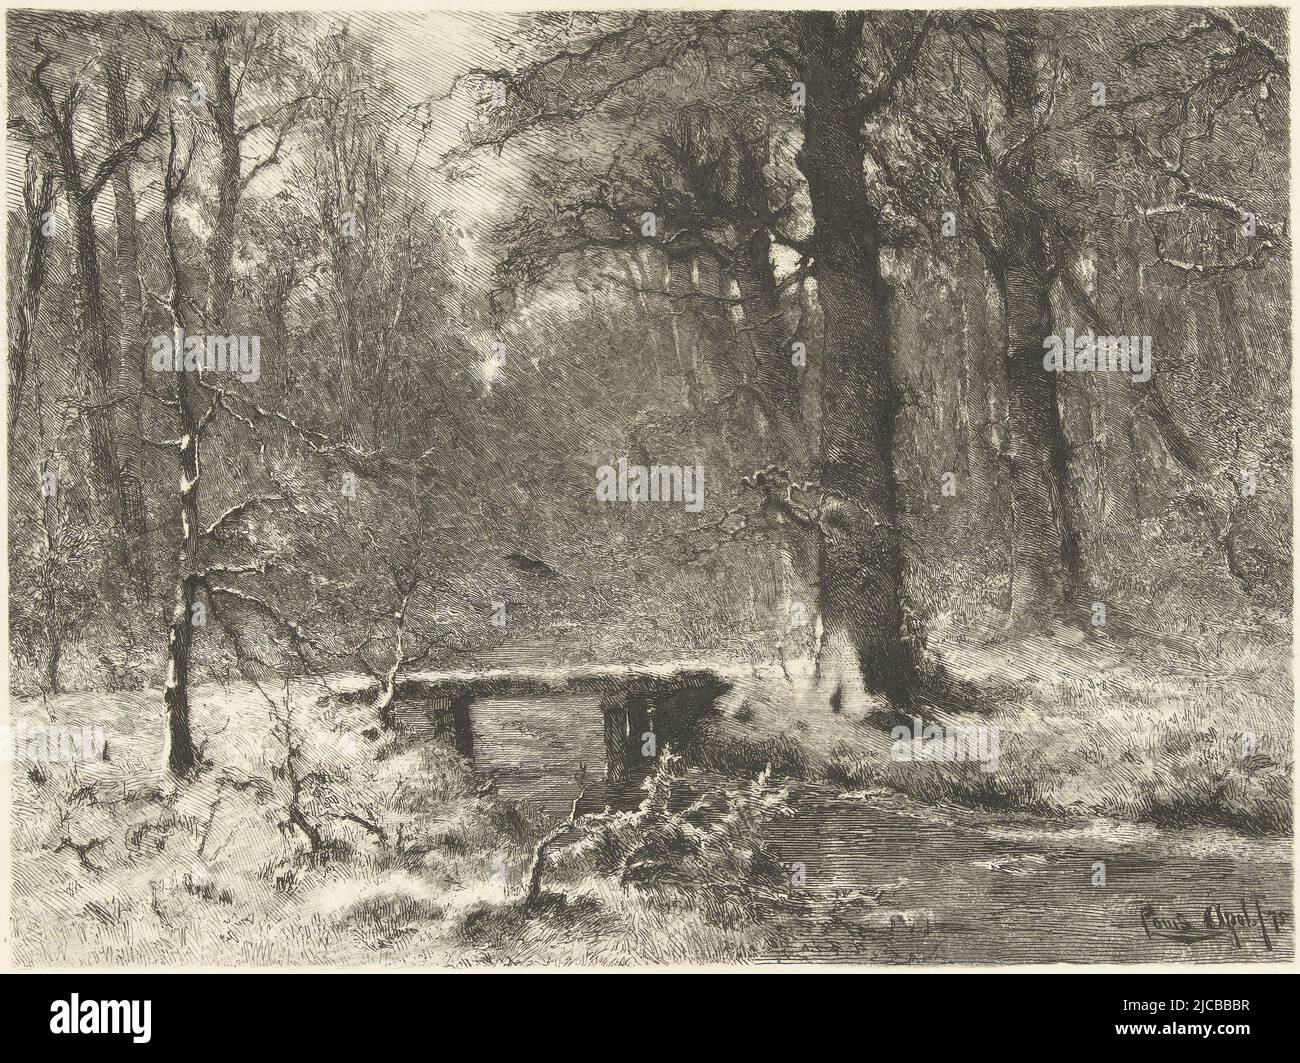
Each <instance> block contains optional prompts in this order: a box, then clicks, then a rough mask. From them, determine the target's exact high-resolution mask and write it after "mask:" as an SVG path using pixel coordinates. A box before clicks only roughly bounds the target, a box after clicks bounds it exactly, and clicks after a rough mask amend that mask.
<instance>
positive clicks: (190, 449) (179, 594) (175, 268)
mask: <svg viewBox="0 0 1300 1063" xmlns="http://www.w3.org/2000/svg"><path fill="white" fill-rule="evenodd" d="M182 180H183V174H182V175H180V176H178V174H177V163H176V131H175V129H174V128H173V129H172V132H171V153H170V155H169V157H168V163H167V169H166V171H165V176H164V186H163V243H164V246H165V248H166V252H167V263H168V266H169V268H170V273H171V290H170V292H168V299H167V302H168V307H169V309H170V311H171V321H172V340H173V342H174V343H175V345H176V347H177V349H179V348H180V347H181V345H182V344H183V342H184V336H185V312H184V306H185V301H184V296H183V294H182V290H181V275H180V265H179V255H178V254H177V250H176V235H175V231H174V229H173V219H174V213H175V205H176V199H177V198H178V197H179V195H180V182H181V181H182ZM175 377H176V401H177V406H178V408H179V413H180V422H181V430H182V442H181V447H180V459H181V480H180V508H181V541H180V544H179V548H178V550H177V552H176V587H175V602H174V605H173V608H172V619H171V628H170V630H169V632H168V636H167V679H166V682H165V684H164V686H163V703H164V705H165V706H166V709H167V729H166V732H165V738H164V744H163V755H164V761H165V763H166V765H167V770H168V771H170V772H171V774H172V775H174V776H176V777H177V778H180V777H182V776H184V775H187V774H188V773H189V772H191V771H193V770H194V767H195V765H196V764H197V757H196V755H195V750H194V742H193V738H192V737H191V734H190V651H191V649H192V647H193V643H194V603H195V601H196V599H197V597H198V588H199V585H200V583H201V581H202V578H203V577H202V572H201V569H200V563H201V562H200V556H199V551H200V549H201V547H202V537H203V526H202V525H201V524H200V523H199V484H200V482H201V475H200V474H201V459H200V450H199V448H200V440H201V437H202V433H201V432H200V430H199V421H200V419H199V416H198V414H197V413H196V411H195V406H194V395H193V392H192V390H191V388H190V379H189V375H188V374H187V372H186V371H185V369H184V367H183V366H182V367H181V368H179V369H177V370H176V374H175Z"/></svg>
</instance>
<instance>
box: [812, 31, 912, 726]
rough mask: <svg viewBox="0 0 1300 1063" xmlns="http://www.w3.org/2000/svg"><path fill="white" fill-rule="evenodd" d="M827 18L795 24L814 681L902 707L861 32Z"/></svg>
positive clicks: (888, 398) (888, 373) (888, 417)
mask: <svg viewBox="0 0 1300 1063" xmlns="http://www.w3.org/2000/svg"><path fill="white" fill-rule="evenodd" d="M846 23H847V24H846V25H844V26H843V27H842V26H841V25H840V23H839V16H837V15H835V14H832V13H829V12H809V13H806V14H803V15H801V16H799V24H800V31H801V37H802V45H803V56H804V59H805V72H804V76H805V78H806V85H807V107H806V112H805V118H804V141H803V146H802V147H801V148H800V150H799V155H798V164H799V168H800V169H801V170H802V171H803V174H804V177H805V178H806V179H807V182H808V194H809V199H810V201H811V204H812V212H813V218H814V223H815V229H814V240H813V243H814V249H815V254H816V263H817V290H818V298H819V300H820V302H821V305H822V308H823V313H824V320H825V332H826V338H825V342H824V344H823V346H822V351H821V357H822V359H823V367H822V368H823V386H822V403H823V412H822V437H821V473H820V480H821V484H822V490H823V493H824V496H825V501H824V503H823V505H822V510H823V522H824V524H825V525H826V526H827V528H828V531H827V532H826V533H825V534H824V535H823V536H822V542H821V547H820V563H819V570H820V587H821V608H822V623H823V637H822V644H821V646H820V647H819V651H818V670H819V675H820V676H821V677H822V679H823V681H825V682H827V684H828V686H830V688H831V689H832V701H833V703H834V702H835V701H836V695H838V694H841V691H842V687H843V685H844V683H845V682H846V681H848V680H849V679H850V671H856V672H857V673H859V674H860V675H861V678H862V681H863V683H864V684H865V686H866V687H867V689H868V690H871V691H877V692H880V693H883V694H885V695H886V696H887V697H888V698H890V700H892V701H894V702H895V703H900V702H905V701H906V700H908V697H909V693H910V688H911V684H912V681H913V678H914V669H915V660H914V653H913V647H912V646H911V645H910V643H909V641H908V640H907V639H906V638H905V637H904V611H903V555H902V545H901V536H900V530H899V525H898V493H897V486H896V483H895V479H894V468H893V450H894V419H895V415H896V413H897V411H898V405H899V403H898V396H897V393H896V389H895V386H894V382H893V379H892V369H893V367H892V364H891V363H892V354H891V351H890V346H889V332H888V326H887V323H886V305H885V304H886V296H887V293H886V289H885V285H884V281H883V278H882V277H881V274H880V234H879V231H878V227H877V220H876V217H875V215H874V214H873V212H872V211H871V209H870V206H869V204H868V201H867V195H866V187H865V180H864V176H863V163H864V148H863V145H862V138H861V121H860V118H859V116H858V115H857V113H856V106H855V103H856V101H858V100H859V99H860V98H861V93H860V88H859V80H860V77H861V74H860V71H859V69H858V60H859V58H860V56H859V51H860V47H861V45H860V34H861V28H860V25H859V24H858V23H857V22H856V21H855V20H854V18H853V16H851V15H850V16H846Z"/></svg>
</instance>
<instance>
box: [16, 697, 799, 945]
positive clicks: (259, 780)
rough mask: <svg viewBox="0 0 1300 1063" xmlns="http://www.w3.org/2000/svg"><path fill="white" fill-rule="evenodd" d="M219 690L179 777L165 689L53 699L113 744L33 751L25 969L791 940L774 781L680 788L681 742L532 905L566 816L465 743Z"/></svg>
mask: <svg viewBox="0 0 1300 1063" xmlns="http://www.w3.org/2000/svg"><path fill="white" fill-rule="evenodd" d="M204 693H205V694H206V695H207V700H206V701H202V702H200V704H198V705H197V706H196V712H195V720H196V731H197V733H198V734H199V735H200V736H202V737H203V739H204V764H203V766H202V768H201V770H200V771H199V772H198V773H197V775H196V777H195V778H194V779H193V780H190V781H187V782H185V783H183V784H181V785H180V786H179V787H176V786H174V785H171V784H170V783H169V782H168V781H167V779H166V777H165V776H162V775H160V774H159V773H157V772H156V771H155V770H154V768H153V767H152V765H153V764H154V763H155V762H156V759H157V757H158V755H159V753H160V749H159V743H158V741H157V735H156V734H155V728H156V726H157V723H158V717H159V713H158V712H157V709H156V707H155V706H154V705H153V704H152V702H151V701H150V700H149V699H148V698H147V696H146V695H144V694H138V693H137V694H118V695H114V696H112V697H111V698H110V697H101V698H98V699H95V698H90V697H86V696H68V697H66V698H62V699H53V700H51V701H50V702H49V703H48V711H49V715H50V717H51V718H52V719H53V720H55V721H57V722H58V723H60V724H65V725H68V726H80V725H82V724H89V725H94V726H102V727H104V728H105V729H106V731H107V732H108V734H109V743H108V757H107V759H106V760H105V761H103V762H98V761H97V762H91V763H80V764H75V765H74V764H68V763H61V764H55V763H31V762H19V763H17V764H16V765H15V772H14V775H15V781H14V798H15V800H14V812H15V818H14V825H13V857H14V882H15V887H16V888H15V891H14V895H13V926H14V931H15V934H14V948H15V960H16V962H18V963H19V964H21V965H26V966H38V967H42V966H70V967H79V966H90V965H108V964H114V965H123V964H130V965H148V966H153V965H200V964H203V965H208V964H211V965H219V966H225V965H255V966H278V965H313V966H330V967H337V966H340V965H355V964H400V965H422V964H438V965H449V966H461V965H472V964H494V965H509V964H518V963H551V964H628V965H631V964H655V963H686V962H689V963H735V962H741V961H744V960H746V959H749V958H753V957H756V956H759V955H762V954H770V952H771V949H772V947H773V941H772V932H771V928H770V927H769V926H767V925H766V923H765V918H764V917H765V915H766V914H768V913H770V911H771V910H772V909H773V906H774V905H776V904H778V903H779V902H780V899H781V898H780V896H779V893H778V892H775V891H774V890H775V886H776V884H777V882H778V880H779V879H780V873H779V869H778V868H776V867H775V865H773V864H772V863H771V861H770V859H769V858H768V857H767V855H766V853H765V851H764V849H763V847H762V844H761V841H760V840H759V833H760V831H761V828H762V826H763V824H764V823H765V822H767V820H768V819H770V818H771V817H772V816H775V815H782V814H786V813H787V812H788V809H787V807H786V805H785V794H784V792H783V791H781V790H779V789H777V788H775V787H773V786H772V785H771V784H770V783H768V782H767V780H766V779H765V778H760V779H758V780H756V781H753V782H748V783H746V782H739V783H736V784H735V786H734V787H724V788H722V789H721V790H717V791H715V792H712V793H708V794H704V795H703V796H698V795H697V796H695V797H692V798H691V799H689V800H687V799H685V798H683V797H681V796H679V795H678V794H677V792H676V791H677V790H678V788H679V787H680V786H684V785H689V783H690V776H691V773H688V772H683V771H682V770H681V769H680V766H679V765H677V763H676V761H675V760H673V759H670V758H665V763H664V765H663V766H662V768H661V770H660V772H659V773H657V774H656V775H655V776H653V777H652V779H651V780H650V782H649V783H648V788H647V793H646V798H645V801H644V802H643V804H642V805H641V807H640V808H639V809H637V810H634V811H631V812H621V813H616V812H606V813H597V814H595V815H593V816H591V817H584V823H585V824H586V827H585V829H584V830H583V831H582V832H581V836H580V837H579V836H577V835H575V837H574V838H573V839H571V840H570V839H565V840H563V844H561V845H557V846H556V847H553V848H552V850H551V852H550V853H549V854H548V856H547V861H546V866H545V867H544V869H543V870H544V873H545V874H544V889H543V891H542V893H541V895H540V897H539V898H538V900H537V901H536V902H535V903H533V904H531V905H530V904H526V903H525V896H526V892H527V889H526V882H527V879H528V874H529V871H530V868H531V864H532V856H533V848H534V846H535V844H536V841H537V839H538V838H539V837H540V836H541V835H542V834H543V833H544V832H545V831H546V830H547V829H548V828H549V827H550V826H551V824H546V823H538V822H534V821H532V820H531V819H530V818H529V817H528V816H527V815H525V814H523V813H521V811H520V810H519V808H518V807H516V806H515V805H514V804H512V803H511V802H508V801H505V800H503V799H501V798H499V797H498V796H497V794H496V793H495V791H494V790H493V788H492V787H491V785H490V784H488V783H485V782H484V781H483V780H482V778H481V777H479V776H476V775H475V774H474V773H473V771H472V770H471V769H470V767H469V765H468V764H467V763H466V762H465V761H464V760H463V759H462V758H460V757H459V756H457V755H456V754H455V753H454V752H452V751H450V750H448V749H445V748H442V747H440V746H437V745H432V744H428V743H421V744H418V745H417V744H415V743H411V742H408V741H406V740H404V739H403V738H402V737H400V736H393V735H389V734H384V733H381V732H379V731H378V730H377V729H375V728H374V726H373V722H372V719H371V710H369V709H368V708H367V707H366V706H364V705H355V704H339V703H337V702H336V701H335V700H333V699H318V698H317V697H316V696H315V693H317V692H312V691H309V690H307V689H306V688H304V689H303V690H302V691H301V692H299V693H298V694H297V695H296V696H294V697H293V698H292V699H291V701H290V704H289V708H288V710H287V711H286V708H285V703H284V701H283V700H282V699H281V698H280V697H279V696H278V695H277V696H276V697H271V698H267V697H264V696H263V695H261V694H259V693H258V692H257V691H256V690H255V689H252V688H232V689H228V690H225V691H217V690H213V691H206V690H205V692H204ZM155 696H156V695H155ZM27 708H29V709H30V708H31V705H30V703H29V705H28V706H27ZM106 713H109V714H111V716H106ZM286 721H287V724H286ZM150 722H152V723H153V725H154V726H153V727H150V726H147V724H148V723H150ZM678 806H680V807H678Z"/></svg>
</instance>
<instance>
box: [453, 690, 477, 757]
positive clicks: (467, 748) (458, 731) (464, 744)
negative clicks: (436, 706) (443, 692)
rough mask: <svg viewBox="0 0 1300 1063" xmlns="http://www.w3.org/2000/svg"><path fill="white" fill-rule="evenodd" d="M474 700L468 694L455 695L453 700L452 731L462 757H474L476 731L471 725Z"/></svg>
mask: <svg viewBox="0 0 1300 1063" xmlns="http://www.w3.org/2000/svg"><path fill="white" fill-rule="evenodd" d="M473 704H474V698H473V696H472V695H471V694H469V693H468V692H464V693H458V694H453V695H452V698H451V708H450V709H449V712H450V715H451V726H452V731H453V733H454V735H455V738H456V752H457V753H459V754H460V755H461V756H464V757H470V758H471V759H472V758H473V756H474V729H473V727H472V726H471V724H470V707H471V706H472V705H473Z"/></svg>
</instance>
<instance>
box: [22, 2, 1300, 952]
mask: <svg viewBox="0 0 1300 1063" xmlns="http://www.w3.org/2000/svg"><path fill="white" fill-rule="evenodd" d="M1289 51H1290V41H1289V21H1288V13H1287V12H1286V11H1285V10H1283V9H1281V8H1271V7H1259V6H1255V7H1232V6H1229V7H1213V8H1209V7H1170V6H1149V7H1138V6H1127V5H1125V6H1110V7H1093V8H1083V7H1059V8H1053V7H1035V8H1024V9H1007V8H1002V9H997V10H983V9H979V8H963V7H956V6H951V5H949V6H944V7H939V8H935V9H933V10H906V9H900V8H865V9H861V10H839V11H830V10H818V9H801V8H788V9H782V10H767V9H764V8H762V7H760V6H757V5H737V6H732V7H729V8H710V9H690V10H686V9H679V8H678V9H675V8H671V7H649V8H644V9H642V8H629V9H616V8H608V9H604V10H598V11H529V10H526V9H523V8H520V9H518V10H504V9H503V10H499V11H498V10H479V11H475V12H469V11H466V12H454V11H441V10H423V11H414V10H412V11H373V10H372V11H365V10H361V9H359V8H358V9H357V10H355V11H345V10H320V11H298V12H289V11H285V12H279V11H251V10H250V11H222V10H216V9H212V10H198V9H194V10H174V11H166V10H150V11H130V10H125V9H123V10H108V9H96V10H90V9H86V10H76V9H72V8H67V7H61V8H49V9H39V10H37V9H31V10H26V9H10V10H8V11H6V12H5V54H6V70H7V94H6V149H5V153H6V163H7V165H6V177H7V186H6V187H7V198H6V204H7V211H8V227H7V237H8V252H7V260H6V261H7V264H8V267H7V286H6V298H7V303H6V306H7V314H6V324H7V329H8V365H9V374H8V389H7V425H8V469H7V478H6V483H7V511H6V517H7V521H8V524H7V527H8V544H7V545H8V554H7V603H8V626H7V638H8V654H7V659H8V669H9V672H8V675H9V714H8V717H7V721H6V725H5V732H4V736H3V738H4V741H3V749H4V757H5V761H6V762H5V764H4V771H5V773H6V775H7V776H8V777H9V785H10V806H9V809H8V812H9V822H8V825H7V830H8V838H9V858H8V865H9V866H8V877H9V881H8V883H6V888H7V889H9V890H11V895H12V896H11V904H10V927H9V928H8V932H9V934H10V937H11V948H12V960H13V963H14V964H16V965H17V966H19V967H24V968H36V969H41V968H51V967H55V968H112V967H155V966H158V967H194V966H205V967H208V966H210V967H219V968H277V967H292V968H301V967H319V968H326V967H335V968H337V967H359V966H376V967H438V968H471V967H518V966H535V967H542V968H565V967H595V968H621V967H642V966H644V967H665V966H673V967H683V966H687V967H689V966H722V967H732V968H740V967H742V966H750V965H780V964H786V965H789V964H819V965H825V964H836V965H851V966H855V967H895V966H900V965H912V966H926V967H942V966H945V965H948V966H952V965H961V966H976V967H993V966H1000V965H1022V964H1059V963H1068V964H1108V965H1111V964H1143V963H1166V964H1174V963H1177V964H1207V965H1208V964H1225V963H1234V964H1235V963H1251V964H1255V963H1277V962H1281V961H1291V960H1294V958H1295V934H1294V911H1293V907H1292V895H1293V868H1292V853H1293V840H1292V830H1293V808H1294V801H1293V781H1292V775H1293V754H1292V750H1293V715H1292V698H1293V684H1292V654H1293V649H1292V632H1291V607H1292V534H1293V533H1292V499H1293V482H1292V448H1291V439H1292V435H1291V433H1292V426H1291V280H1292V278H1291V242H1290V227H1289V217H1290V198H1289V189H1290V173H1291V159H1290V139H1289V129H1290V112H1289V100H1290V93H1291V85H1290V67H1289Z"/></svg>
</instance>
